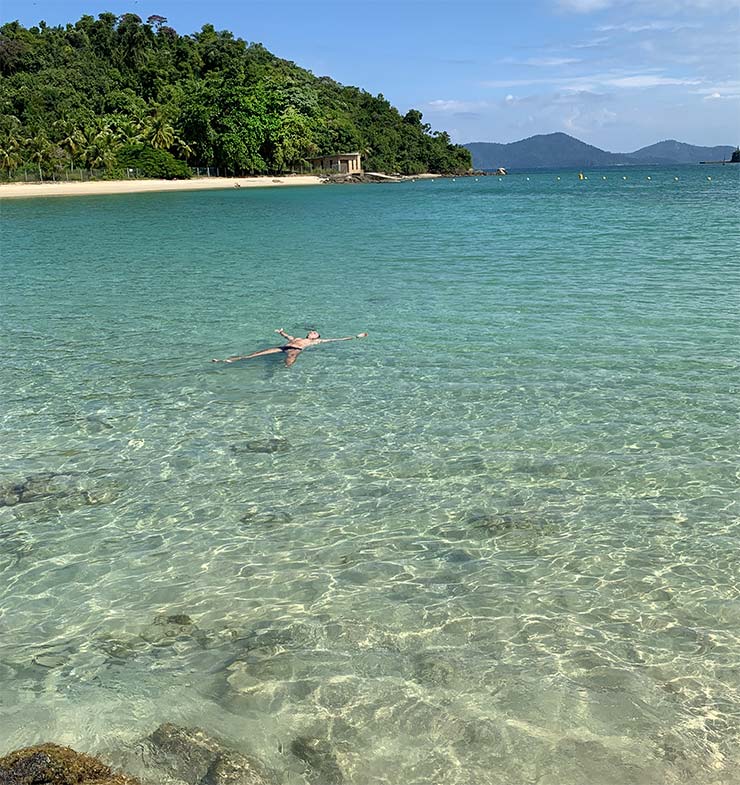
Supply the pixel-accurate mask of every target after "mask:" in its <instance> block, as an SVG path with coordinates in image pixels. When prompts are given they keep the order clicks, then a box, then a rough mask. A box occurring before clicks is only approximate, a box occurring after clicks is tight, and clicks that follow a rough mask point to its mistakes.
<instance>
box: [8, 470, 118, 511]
mask: <svg viewBox="0 0 740 785" xmlns="http://www.w3.org/2000/svg"><path fill="white" fill-rule="evenodd" d="M116 496H117V489H115V488H114V487H112V486H109V485H98V484H96V483H94V482H91V481H90V480H89V479H87V478H85V477H83V476H80V475H76V474H58V473H56V472H42V473H40V474H33V475H30V476H28V477H26V478H25V479H22V480H10V481H6V482H4V483H0V507H14V506H15V505H16V504H31V503H34V502H49V501H51V502H57V503H58V502H62V501H64V502H67V503H70V502H71V503H72V504H74V505H75V506H83V505H86V504H105V503H106V502H109V501H112V500H113V499H115V498H116Z"/></svg>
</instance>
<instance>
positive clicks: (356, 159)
mask: <svg viewBox="0 0 740 785" xmlns="http://www.w3.org/2000/svg"><path fill="white" fill-rule="evenodd" d="M311 166H313V168H314V169H329V170H332V171H334V172H339V173H340V174H360V172H362V158H361V156H360V154H359V153H339V154H337V155H324V156H321V158H312V159H311Z"/></svg>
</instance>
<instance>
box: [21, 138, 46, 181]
mask: <svg viewBox="0 0 740 785" xmlns="http://www.w3.org/2000/svg"><path fill="white" fill-rule="evenodd" d="M26 147H27V149H28V152H29V155H28V157H29V158H30V159H31V161H35V162H36V164H37V165H38V168H39V179H40V180H41V181H42V182H43V180H44V173H43V170H42V166H41V165H42V164H43V163H46V160H47V158H48V156H49V148H50V145H49V140H48V139H47V138H46V134H44V133H43V132H41V133H38V134H36V136H33V137H31V138H30V139H27V140H26Z"/></svg>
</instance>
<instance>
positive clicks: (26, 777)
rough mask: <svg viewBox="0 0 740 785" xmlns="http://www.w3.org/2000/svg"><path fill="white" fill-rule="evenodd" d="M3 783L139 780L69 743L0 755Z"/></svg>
mask: <svg viewBox="0 0 740 785" xmlns="http://www.w3.org/2000/svg"><path fill="white" fill-rule="evenodd" d="M0 783H1V784H2V785H88V784H89V785H139V783H138V780H136V779H134V778H133V777H129V776H128V775H125V774H116V773H114V772H113V771H112V770H111V768H110V767H109V766H106V765H105V764H104V763H103V762H102V761H100V760H98V759H97V758H94V757H92V756H91V755H85V754H83V753H81V752H75V751H74V750H73V749H71V748H70V747H60V746H58V745H56V744H40V745H38V746H35V747H26V748H25V749H22V750H16V751H15V752H11V753H10V754H8V755H6V756H5V757H4V758H0Z"/></svg>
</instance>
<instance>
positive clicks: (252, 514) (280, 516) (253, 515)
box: [239, 507, 293, 524]
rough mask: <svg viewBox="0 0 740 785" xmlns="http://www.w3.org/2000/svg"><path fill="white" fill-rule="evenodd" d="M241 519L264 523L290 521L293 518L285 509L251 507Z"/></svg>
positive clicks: (246, 521)
mask: <svg viewBox="0 0 740 785" xmlns="http://www.w3.org/2000/svg"><path fill="white" fill-rule="evenodd" d="M239 520H240V521H241V522H242V523H253V524H264V523H290V522H291V521H292V520H293V518H292V517H291V515H290V514H289V513H287V512H285V510H260V509H259V508H257V507H250V508H249V509H248V510H247V511H246V512H245V513H244V515H242V516H241V518H239Z"/></svg>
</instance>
